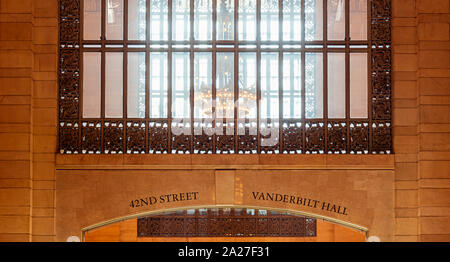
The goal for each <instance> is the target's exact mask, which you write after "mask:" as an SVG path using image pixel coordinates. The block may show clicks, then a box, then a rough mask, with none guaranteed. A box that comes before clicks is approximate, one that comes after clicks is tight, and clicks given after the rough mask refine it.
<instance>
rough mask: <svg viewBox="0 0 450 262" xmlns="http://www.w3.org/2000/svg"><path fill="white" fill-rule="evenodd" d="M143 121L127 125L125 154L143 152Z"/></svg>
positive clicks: (144, 151)
mask: <svg viewBox="0 0 450 262" xmlns="http://www.w3.org/2000/svg"><path fill="white" fill-rule="evenodd" d="M145 133H146V123H145V121H136V122H128V123H127V136H126V138H127V140H126V143H127V153H128V154H142V153H146V150H145Z"/></svg>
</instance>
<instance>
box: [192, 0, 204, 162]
mask: <svg viewBox="0 0 450 262" xmlns="http://www.w3.org/2000/svg"><path fill="white" fill-rule="evenodd" d="M189 12H190V23H189V26H190V30H189V31H190V32H189V33H190V37H189V42H190V47H191V48H190V49H191V50H190V55H189V59H190V66H189V68H190V78H189V79H190V81H189V82H190V103H189V106H190V110H189V112H190V118H191V120H190V121H191V132H190V148H191V149H190V152H191V153H194V0H190V10H189ZM202 132H203V131H202Z"/></svg>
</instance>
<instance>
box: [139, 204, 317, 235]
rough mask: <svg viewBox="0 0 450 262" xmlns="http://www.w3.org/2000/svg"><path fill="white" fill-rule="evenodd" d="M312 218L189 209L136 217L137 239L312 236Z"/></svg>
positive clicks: (315, 229)
mask: <svg viewBox="0 0 450 262" xmlns="http://www.w3.org/2000/svg"><path fill="white" fill-rule="evenodd" d="M316 235H317V225H316V219H314V218H307V217H302V216H294V215H289V214H287V213H279V212H274V211H267V210H259V209H229V208H226V209H225V208H224V209H197V210H194V209H191V210H185V211H177V212H173V213H167V214H163V215H157V216H150V217H144V218H139V219H138V220H137V236H138V237H315V236H316Z"/></svg>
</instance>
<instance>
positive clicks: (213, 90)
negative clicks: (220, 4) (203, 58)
mask: <svg viewBox="0 0 450 262" xmlns="http://www.w3.org/2000/svg"><path fill="white" fill-rule="evenodd" d="M212 8H213V10H212V11H213V28H212V41H213V42H212V54H211V56H212V57H211V59H212V63H213V65H212V78H213V79H212V102H213V103H212V109H211V110H212V117H213V122H212V127H213V130H216V118H217V113H216V93H217V92H216V78H217V77H216V73H217V68H216V67H217V62H216V61H217V50H216V48H217V46H216V39H217V0H213V7H212ZM216 139H217V135H216V132H214V134H213V154H216V153H217V149H216Z"/></svg>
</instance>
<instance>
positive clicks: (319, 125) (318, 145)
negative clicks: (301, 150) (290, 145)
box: [305, 121, 325, 154]
mask: <svg viewBox="0 0 450 262" xmlns="http://www.w3.org/2000/svg"><path fill="white" fill-rule="evenodd" d="M305 139H306V144H305V152H307V153H310V154H323V153H324V151H325V124H324V123H323V122H320V121H319V122H313V121H310V122H306V124H305Z"/></svg>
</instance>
